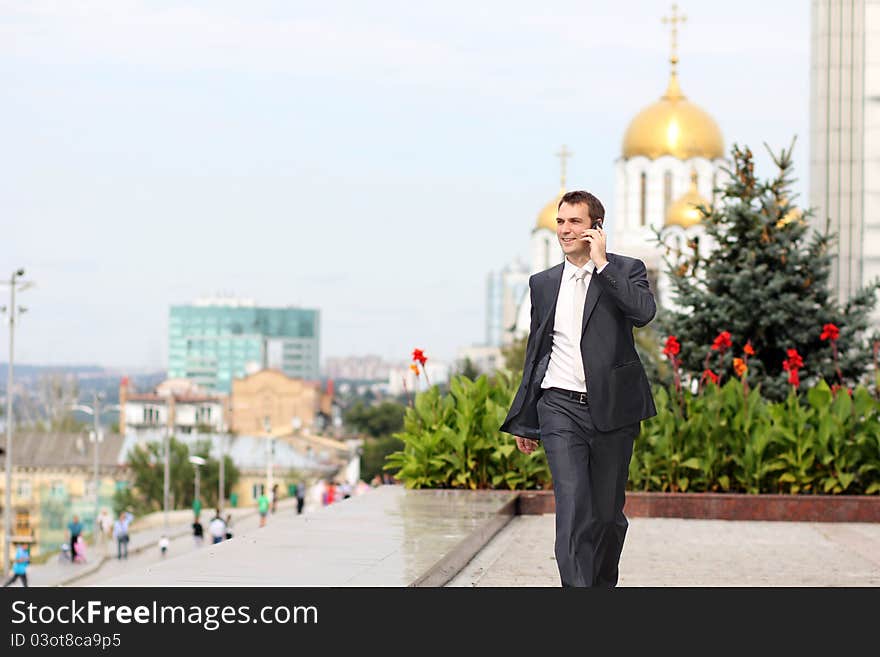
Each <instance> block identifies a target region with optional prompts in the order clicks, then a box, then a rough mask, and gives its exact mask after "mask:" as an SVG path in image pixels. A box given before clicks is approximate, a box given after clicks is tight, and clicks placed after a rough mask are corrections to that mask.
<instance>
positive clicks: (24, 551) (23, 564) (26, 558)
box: [3, 543, 31, 588]
mask: <svg viewBox="0 0 880 657" xmlns="http://www.w3.org/2000/svg"><path fill="white" fill-rule="evenodd" d="M30 563H31V553H30V549H29V548H28V545H27V543H16V548H15V561H14V562H13V564H12V577H10V578H9V579H8V580H7V581H6V583H5V584H4V585H3V588H6V587H7V586H9V585H10V584H12V583H13V582H14V581H15V580H17V579H20V580H21V585H22V586H23V587H24V588H27V585H28V583H27V569H28V566H29V565H30Z"/></svg>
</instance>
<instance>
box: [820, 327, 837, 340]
mask: <svg viewBox="0 0 880 657" xmlns="http://www.w3.org/2000/svg"><path fill="white" fill-rule="evenodd" d="M838 337H840V329H839V328H837V327H836V326H835V325H834V324H826V325H825V326H823V327H822V335H820V336H819V339H820V340H831V341H832V342H834V341H836V340H837V338H838Z"/></svg>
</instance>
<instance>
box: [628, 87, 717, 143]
mask: <svg viewBox="0 0 880 657" xmlns="http://www.w3.org/2000/svg"><path fill="white" fill-rule="evenodd" d="M637 155H643V156H645V157H647V158H650V159H652V160H654V159H657V158H658V157H661V156H663V155H671V156H672V157H674V158H676V159H679V160H687V159H690V158H692V157H704V158H706V159H709V160H714V159H716V158H719V157H723V156H724V138H723V137H722V136H721V129H720V128H719V127H718V124H717V123H715V119H713V118H712V117H711V116H710V115H709V114H708V113H707V112H705V111H704V110H702V109H700V108H699V107H697V106H696V105H694V104H693V103H692V102H690V101H689V100H687V98H686V97H685V96H684V94H682V93H681V89H680V88H679V86H678V76H677V75H676V73H675V71H674V70H673V72H672V76H671V77H670V79H669V86H668V87H667V89H666V93H665V94H663V97H662V98H660V100H658V101H657V102H656V103H654V104H652V105H649V106H648V107H646V108H645V109H643V110H642V111H641V112H639V113H638V114H637V115H636V117H635V118H634V119H633V120H632V121H631V122H630V124H629V127H628V128H627V129H626V132H625V133H624V136H623V157H625V158H630V157H635V156H637Z"/></svg>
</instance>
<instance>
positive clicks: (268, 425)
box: [263, 415, 275, 495]
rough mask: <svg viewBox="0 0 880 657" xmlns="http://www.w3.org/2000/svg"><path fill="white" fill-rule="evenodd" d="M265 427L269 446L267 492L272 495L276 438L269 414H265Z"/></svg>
mask: <svg viewBox="0 0 880 657" xmlns="http://www.w3.org/2000/svg"><path fill="white" fill-rule="evenodd" d="M263 429H264V430H265V432H266V438H267V439H268V444H267V445H266V448H267V460H266V494H267V495H271V493H272V465H273V464H272V460H273V458H274V456H275V440H274V439H273V438H272V423H271V422H270V420H269V416H268V415H267V416H265V417H264V418H263Z"/></svg>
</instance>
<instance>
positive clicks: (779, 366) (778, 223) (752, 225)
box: [655, 142, 880, 400]
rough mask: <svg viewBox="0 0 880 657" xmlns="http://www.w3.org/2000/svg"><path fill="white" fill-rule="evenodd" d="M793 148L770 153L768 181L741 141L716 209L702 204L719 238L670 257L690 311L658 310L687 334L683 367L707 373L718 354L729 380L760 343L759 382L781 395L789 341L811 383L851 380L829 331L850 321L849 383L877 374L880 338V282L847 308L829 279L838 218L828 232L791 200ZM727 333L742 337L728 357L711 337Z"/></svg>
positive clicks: (755, 376) (751, 377)
mask: <svg viewBox="0 0 880 657" xmlns="http://www.w3.org/2000/svg"><path fill="white" fill-rule="evenodd" d="M793 149H794V142H792V146H791V147H790V148H789V149H788V150H785V149H783V150H782V151H781V153H780V154H779V155H778V156H776V155H774V154H773V153H772V152H771V153H770V155H771V157H772V158H773V161H774V163H775V164H776V166H777V167H778V169H779V173H778V175H777V176H776V177H775V178H773V179H770V180H765V181H762V180H758V179H757V178H756V177H755V172H754V162H753V158H752V153H751V151H750V150H749V149H748V148H745V149H744V150H741V149H740V148H739V147H738V146H736V145H735V146H734V147H733V151H732V155H733V164H734V166H733V170H732V171H731V170H728V173H729V174H730V179H729V182H728V183H727V185H726V186H725V187H723V188H721V189H719V190H717V191H718V192H720V197H719V198H718V201H717V202H716V203H715V205H714V206H713V207H705V206H701V207H700V208H699V210H700V212H701V214H702V215H703V220H702V225H703V226H704V227H705V233H706V235H707V236H709V237H711V238H712V239H711V241H710V242H709V244H711V245H712V247H711V249H710V252H709V253H708V255H707V257H705V258H702V257H700V255H699V251H698V249H699V244H698V243H696V241H695V240H694V241H691V242H690V243H689V244H688V249H689V250H688V252H687V253H684V254H677V255H678V256H679V258H678V261H677V262H673V261H670V260H669V259H668V258H665V262H666V267H667V271H668V272H669V275H670V277H671V282H672V291H673V297H674V300H675V302H676V303H677V304H678V306H679V308H680V312H669V311H665V310H664V311H662V312H660V313H658V317H657V325H658V328H659V329H660V330H661V331H662V332H663V333H664V337H665V336H668V335H675V336H676V337H677V338H678V341H679V343H680V344H681V354H680V357H681V360H682V368H683V369H684V370H685V373H689V374H690V375H691V376H692V377H696V378H699V377H700V376H701V375H702V372H703V369H704V363H705V359H706V356H707V354H711V356H710V358H709V361H708V366H709V368H710V369H712V370H713V372H714V373H716V374H720V375H721V376H722V380H721V383H722V384H723V383H724V380H726V379H728V378H730V376H734V373H733V369H732V359H733V358H734V357H742V355H743V347H744V346H745V345H746V343H747V341H751V345H752V347H753V349H754V350H755V355H754V356H751V357H749V360H748V366H749V367H748V374H747V375H746V376H747V378H748V381H749V385H750V386H752V387H754V386H755V385H756V384H758V383H760V384H761V389H762V392H763V394H764V395H765V396H766V397H768V398H770V399H774V400H780V399H784V398H785V397H786V396H787V394H788V392H789V390H790V389H791V384H789V382H788V372H786V371H784V370H783V361H785V360H786V358H787V357H788V354H787V350H788V349H796V350H797V352H798V354H800V356H801V357H802V358H803V368H802V369H801V371H800V376H801V382H802V383H803V384H805V385H806V386H810V385H813V384H815V383H816V382H817V381H818V380H819V379H820V378H822V379H824V380H825V381H826V382H828V384H829V385H834V384H835V383H837V384H840V383H841V381H840V380H839V375H838V373H837V372H838V368H837V367H836V366H835V362H834V357H833V355H832V348H831V344H830V342H829V341H828V340H827V339H826V340H822V339H821V337H820V336H821V335H822V333H823V326H824V325H826V324H834V325H835V326H836V327H838V328H839V329H840V332H839V339H838V340H837V343H836V347H837V350H838V365H839V371H840V374H841V375H842V377H843V382H842V384H843V385H845V386H852V385H853V384H855V383H858V382H863V381H865V380H866V379H867V376H866V373H867V372H868V371H869V370H870V369H872V367H873V365H872V363H873V353H872V346H873V344H874V342H875V341H876V340H880V332H878V330H877V327H876V326H870V325H869V314H870V312H871V311H872V310H873V308H874V306H875V304H876V302H877V298H876V291H877V290H878V289H880V281H873V282H871V283H870V284H869V285H868V286H866V287H865V288H862V289H860V290H859V291H858V292H857V293H856V294H855V295H854V296H852V297H851V298H850V299H849V300H848V301H847V302H846V303H845V305H844V306H843V307H841V305H840V304H839V303H838V301H837V300H836V299H835V298H834V295H833V294H832V293H831V291H830V289H829V287H828V278H829V273H830V267H831V262H832V255H831V252H830V251H831V247H832V245H833V243H834V240H835V239H836V236H834V235H832V234H830V233H829V223H828V222H826V227H825V232H824V234H823V233H820V232H818V231H816V230H811V229H810V228H809V224H808V221H807V219H808V217H809V215H810V213H803V214H802V213H800V212H799V210H798V209H797V208H795V207H794V206H793V205H792V203H791V200H790V199H791V198H792V194H791V185H792V182H793V180H794V179H793V178H792V161H791V153H792V150H793ZM768 150H769V148H768ZM655 232H656V231H655ZM808 233H812V234H808ZM656 234H657V240H658V242H660V243H661V244H662V241H661V239H660V233H659V232H657V233H656ZM667 254H669V250H668V249H667ZM722 331H729V332H730V334H731V339H732V343H733V344H732V348H731V349H728V350H727V351H726V353H724V354H723V357H720V356H719V353H720V352H719V351H712V350H711V345H712V343H713V341H714V340H715V338H716V336H718V334H719V333H721V332H722Z"/></svg>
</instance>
